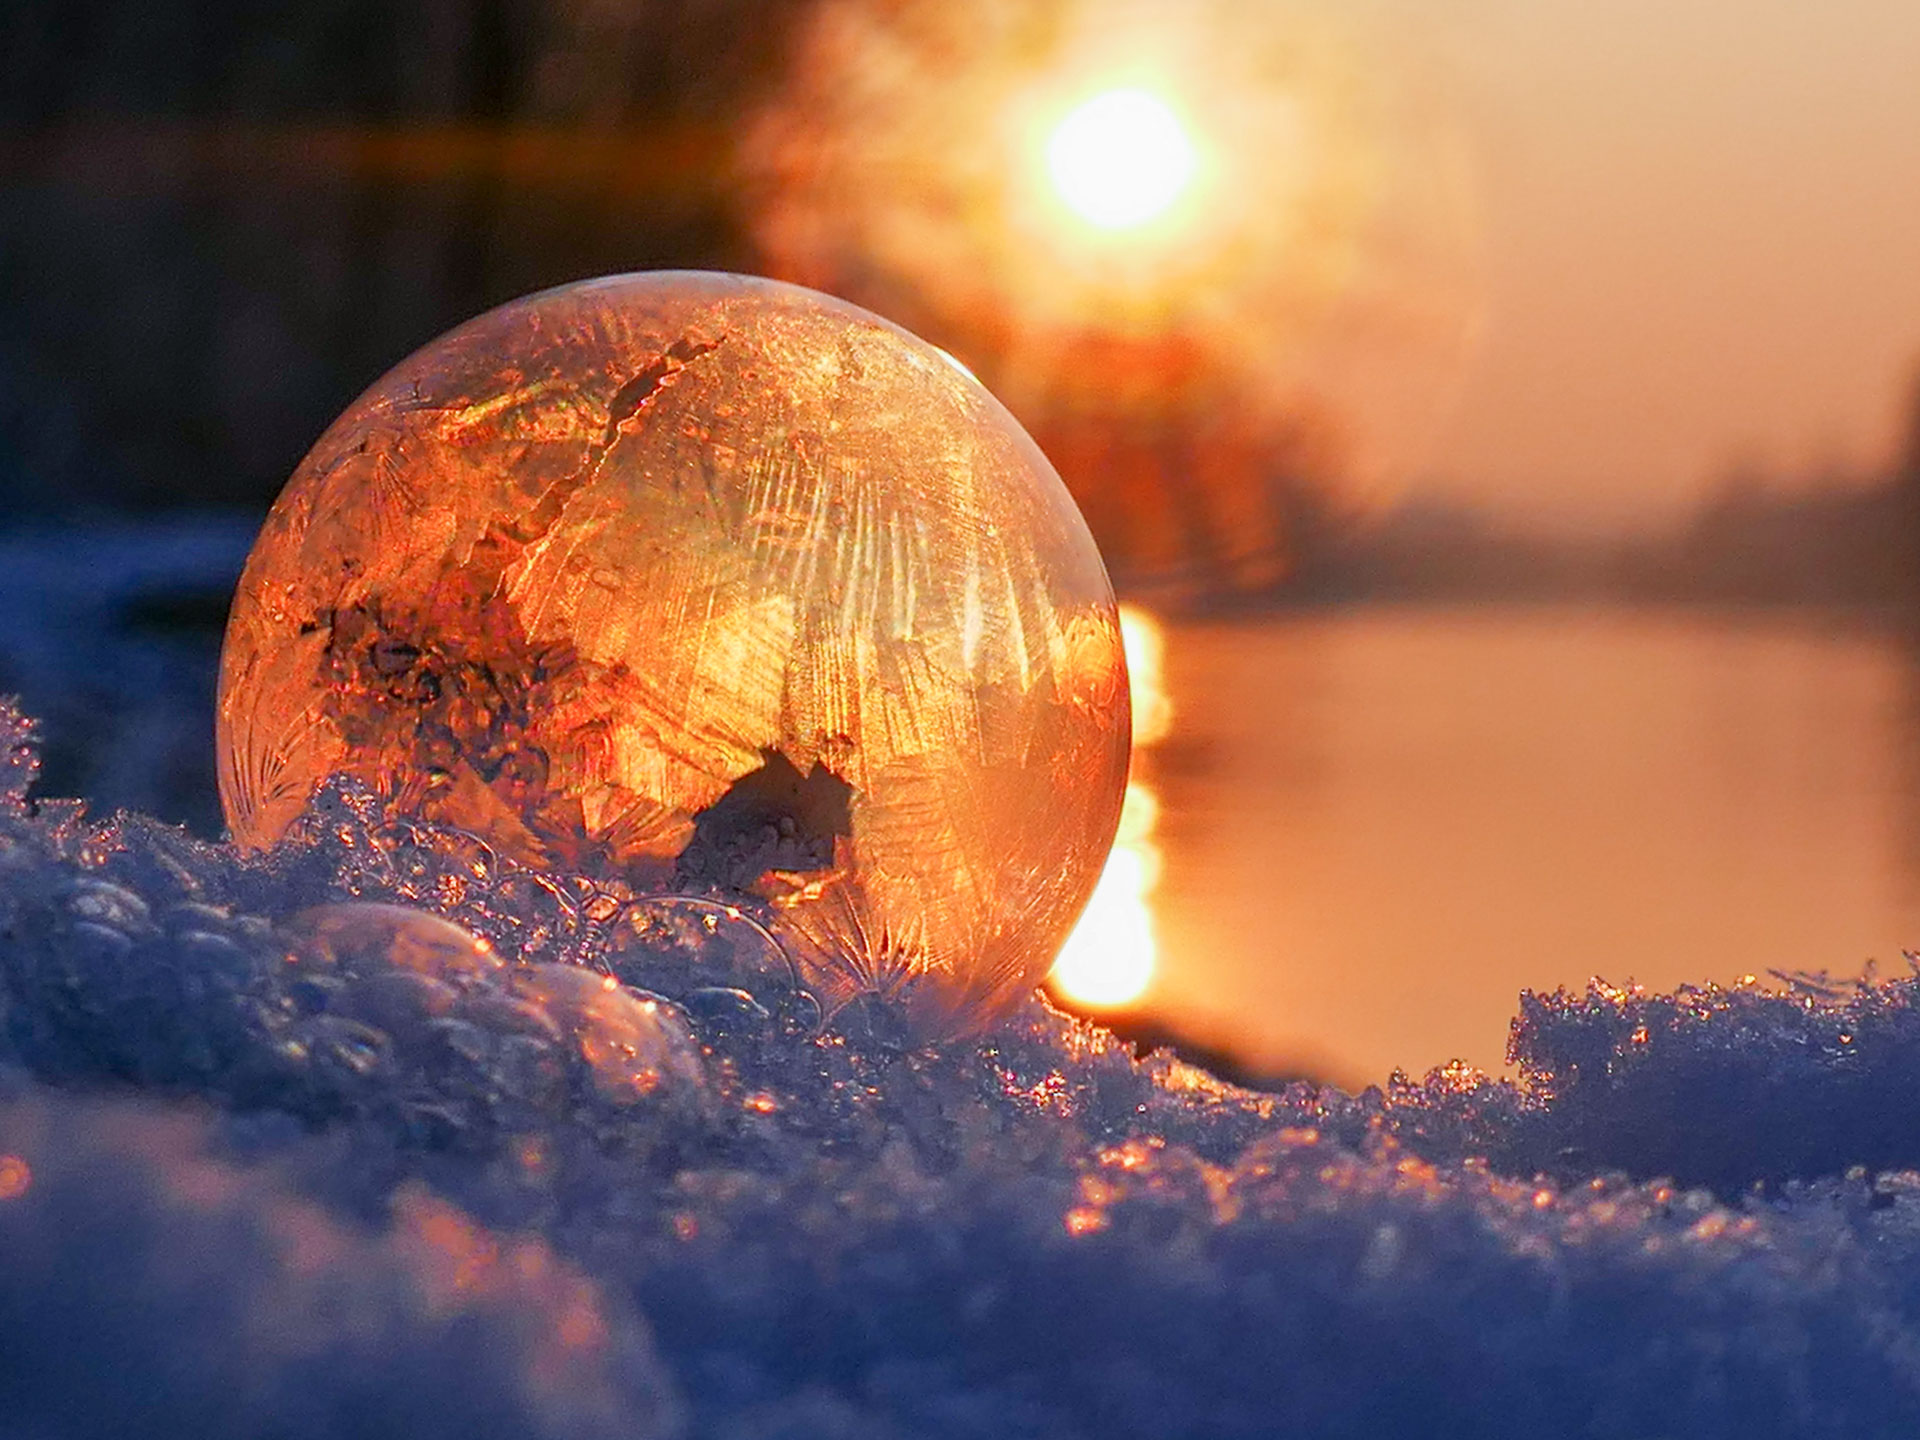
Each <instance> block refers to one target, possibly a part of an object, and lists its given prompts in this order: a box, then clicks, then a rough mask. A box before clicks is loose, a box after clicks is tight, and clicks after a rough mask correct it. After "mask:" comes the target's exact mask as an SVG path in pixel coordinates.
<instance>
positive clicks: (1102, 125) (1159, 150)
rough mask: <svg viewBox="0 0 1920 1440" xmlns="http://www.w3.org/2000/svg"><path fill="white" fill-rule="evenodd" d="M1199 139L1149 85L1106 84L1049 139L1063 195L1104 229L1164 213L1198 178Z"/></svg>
mask: <svg viewBox="0 0 1920 1440" xmlns="http://www.w3.org/2000/svg"><path fill="white" fill-rule="evenodd" d="M1195 165H1196V157H1195V154H1194V147H1193V141H1192V139H1191V138H1190V137H1189V136H1188V134H1187V129H1186V126H1185V125H1183V124H1182V123H1181V121H1180V117H1179V116H1178V115H1176V114H1175V113H1174V111H1173V107H1172V106H1170V105H1168V104H1167V102H1166V101H1165V100H1162V99H1161V98H1160V97H1159V96H1158V95H1155V94H1153V93H1152V92H1151V91H1148V90H1138V89H1119V90H1106V91H1103V92H1101V93H1100V94H1098V95H1095V96H1093V97H1092V98H1091V99H1089V100H1084V101H1082V102H1081V103H1080V104H1079V105H1077V106H1075V107H1074V108H1073V109H1072V110H1071V111H1069V112H1068V114H1067V116H1066V118H1065V119H1063V120H1062V121H1061V122H1060V123H1059V125H1058V126H1056V127H1055V128H1054V131H1053V134H1052V136H1051V137H1050V138H1049V139H1048V141H1047V174H1048V176H1049V177H1050V178H1051V179H1052V181H1053V187H1054V189H1055V190H1056V191H1057V192H1058V193H1059V196H1060V198H1061V199H1062V200H1063V201H1065V202H1066V205H1067V208H1068V209H1070V210H1072V211H1073V212H1074V213H1075V214H1076V215H1078V216H1079V217H1080V218H1081V219H1083V220H1085V221H1086V222H1087V223H1088V224H1090V225H1093V226H1095V227H1096V228H1098V229H1101V230H1132V229H1136V228H1138V227H1139V226H1142V225H1145V224H1146V223H1147V222H1148V221H1150V220H1154V219H1157V218H1158V217H1159V216H1161V215H1164V214H1165V213H1166V212H1167V211H1168V210H1169V209H1170V208H1171V207H1172V206H1173V204H1174V202H1175V201H1176V200H1178V199H1179V198H1180V196H1181V195H1182V194H1184V193H1185V191H1186V190H1187V187H1188V186H1189V185H1191V184H1192V183H1193V175H1194V169H1195Z"/></svg>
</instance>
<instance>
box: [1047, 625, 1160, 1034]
mask: <svg viewBox="0 0 1920 1440" xmlns="http://www.w3.org/2000/svg"><path fill="white" fill-rule="evenodd" d="M1120 634H1121V641H1122V644H1123V645H1124V646H1125V649H1126V652H1127V678H1128V690H1129V693H1130V695H1131V698H1132V701H1133V764H1132V767H1131V770H1130V772H1129V774H1128V777H1127V798H1126V804H1125V805H1124V807H1123V808H1122V809H1121V811H1120V832H1119V834H1118V835H1116V836H1115V837H1114V842H1113V849H1112V851H1111V852H1109V854H1108V855H1107V863H1106V868H1105V869H1103V870H1102V871H1101V872H1100V883H1099V884H1098V885H1097V886H1096V887H1095V889H1094V892H1093V899H1092V900H1090V901H1088V902H1087V909H1086V913H1085V914H1083V915H1082V916H1081V917H1080V923H1079V924H1078V925H1076V926H1075V927H1074V931H1073V934H1072V935H1070V936H1068V937H1067V943H1066V945H1065V947H1064V948H1063V949H1062V950H1061V951H1060V958H1059V959H1058V960H1056V961H1055V962H1054V965H1053V972H1052V974H1051V975H1050V976H1049V977H1048V984H1049V985H1050V986H1051V988H1052V989H1053V990H1054V991H1055V992H1056V993H1057V994H1058V995H1059V996H1060V997H1061V998H1062V999H1063V1000H1066V1001H1067V1002H1069V1003H1070V1004H1073V1005H1076V1006H1081V1007H1084V1008H1086V1009H1089V1010H1117V1009H1120V1008H1122V1007H1124V1006H1127V1005H1131V1004H1133V1003H1134V1002H1135V1001H1137V1000H1138V999H1139V998H1140V997H1141V996H1142V995H1144V994H1145V993H1146V990H1147V987H1148V986H1149V985H1150V984H1152V982H1153V972H1154V963H1155V960H1156V959H1157V956H1158V945H1157V942H1156V940H1155V937H1154V927H1153V909H1152V906H1151V904H1150V903H1149V901H1150V897H1151V896H1152V894H1153V891H1154V887H1155V886H1156V885H1158V884H1159V883H1160V848H1159V846H1158V845H1156V844H1155V843H1154V830H1155V828H1156V826H1157V825H1158V823H1159V819H1160V799H1159V796H1157V795H1156V794H1155V793H1154V791H1153V787H1152V786H1151V785H1150V784H1149V783H1148V780H1147V769H1148V765H1147V762H1148V759H1149V756H1150V752H1151V750H1152V748H1153V746H1154V745H1155V744H1156V743H1158V742H1159V741H1160V740H1163V739H1164V738H1166V735H1167V732H1168V731H1169V730H1170V729H1171V728H1172V725H1173V704H1172V702H1171V701H1170V700H1169V699H1168V698H1167V692H1166V688H1165V685H1164V683H1163V679H1162V662H1163V660H1164V658H1165V653H1166V635H1165V632H1164V631H1163V630H1162V629H1161V626H1160V622H1159V621H1158V620H1156V619H1154V617H1153V616H1152V615H1149V614H1148V613H1147V612H1146V611H1144V610H1141V609H1139V608H1138V607H1136V606H1132V605H1122V606H1121V607H1120Z"/></svg>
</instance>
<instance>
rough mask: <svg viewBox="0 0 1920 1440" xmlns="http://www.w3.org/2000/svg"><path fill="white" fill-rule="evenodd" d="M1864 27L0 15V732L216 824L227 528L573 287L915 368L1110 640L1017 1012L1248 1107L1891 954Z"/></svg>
mask: <svg viewBox="0 0 1920 1440" xmlns="http://www.w3.org/2000/svg"><path fill="white" fill-rule="evenodd" d="M1916 76H1920V7H1915V6H1913V5H1912V4H1910V3H1908V0H1830V3H1828V4H1826V5H1822V6H1813V5H1809V4H1807V3H1805V0H1743V3H1741V4H1738V5H1736V4H1734V3H1732V0H1659V3H1655V0H1594V3H1590V4H1585V5H1580V6H1545V5H1539V4H1532V3H1526V0H1364V3H1352V0H1341V3H1335V0H1191V3H1183V4H1181V5H1167V4H1164V3H1161V4H1135V3H1131V0H965V3H962V0H378V3H375V0H305V3H303V4H301V5H299V6H280V5H268V4H265V3H249V0H11V3H9V4H8V5H7V6H6V7H5V8H4V10H0V689H4V690H12V691H18V692H20V693H21V694H22V695H23V696H24V698H25V701H26V704H27V706H28V708H29V709H30V710H31V711H33V712H34V713H36V714H37V715H39V716H40V717H41V718H42V720H43V721H44V724H45V730H46V734H47V739H48V773H47V778H46V783H45V785H44V787H43V788H44V789H45V790H47V791H48V792H50V793H77V794H84V795H86V796H88V797H90V798H92V799H93V800H95V801H96V802H97V803H98V804H100V805H102V806H116V805H134V806H139V807H141V808H145V809H148V810H152V811H155V812H157V813H159V814H161V815H163V816H165V817H167V818H170V819H174V820H178V821H181V822H184V823H186V824H189V825H191V826H193V827H195V828H196V829H198V830H200V831H202V832H203V833H215V832H217V830H218V826H219V817H218V812H217V804H216V801H215V795H214V786H213V780H212V761H211V744H212V736H211V704H212V701H211V696H212V684H213V673H214V663H215V657H216V654H217V649H218V642H219V635H220V629H221V626H222V624H223V622H224V616H225V610H226V603H227V597H228V595H229V593H230V591H231V587H232V584H233V581H234V578H235V577H236V576H237V574H238V570H239V566H240V563H241V560H242V559H243V558H244V556H245V553H246V549H247V547H248V545H249V544H250V542H251V538H252V534H253V531H254V528H255V527H256V526H257V524H258V522H259V520H260V517H261V516H262V515H263V514H264V512H265V510H266V507H267V506H268V505H269V504H270V503H271V501H272V498H273V496H274V494H275V493H276V492H277V490H278V488H279V486H280V485H281V483H282V482H283V481H284V480H285V478H286V476H287V475H288V473H289V472H290V471H291V470H292V468H293V466H294V465H295V463H296V462H297V461H298V459H299V458H300V456H301V454H302V453H304V451H305V450H306V448H307V447H308V446H309V445H310V444H311V443H312V442H313V440H314V439H315V438H317V436H318V435H319V433H320V431H321V430H322V429H323V428H324V427H325V425H326V424H327V423H328V421H329V420H330V419H331V418H332V417H333V416H334V415H335V414H336V413H337V412H338V411H339V410H340V409H342V408H343V407H344V406H345V405H346V404H347V402H348V401H349V400H351V399H352V397H353V396H354V395H355V394H356V393H357V392H358V391H359V390H360V389H361V388H363V387H364V386H365V385H367V384H368V383H370V382H371V381H372V380H373V379H374V378H375V377H377V376H378V375H379V374H380V373H381V372H382V371H384V370H385V369H386V368H387V367H388V366H390V365H391V364H393V363H394V362H395V361H397V360H398V359H400V358H401V357H402V356H404V355H405V354H407V353H408V352H409V351H411V350H412V349H414V348H415V347H417V346H418V345H420V344H422V343H423V342H425V341H426V340H428V339H430V338H432V337H433V336H434V335H436V334H437V333H439V332H440V331H442V330H444V329H446V328H447V327H449V326H451V325H453V324H454V323H456V322H458V321H460V320H463V319H465V318H467V317H468V316H470V315H472V314H474V313H476V312H478V311H480V310H482V309H484V308H486V307H487V306H489V305H492V304H494V303H497V302H499V301H502V300H505V299H508V298H510V297H512V296H515V295H519V294H523V293H525V292H527V291H530V290H534V289H538V288H541V287H543V286H546V285H551V284H557V283H561V282H564V281H567V280H572V279H577V278H580V277H583V276H587V275H592V274H600V273H608V272H614V271H620V270H632V269H645V268H656V267H663V266H678V267H712V268H727V269H738V270H747V271H755V272H759V273H765V274H773V275H778V276H781V277H784V278H788V279H794V280H798V281H802V282H804V283H808V284H812V285H815V286H818V287H820V288H822V289H826V290H829V291H833V292H835V293H838V294H841V295H844V296H846V297H848V298H850V299H853V300H856V301H859V302H861V303H864V304H866V305H869V306H870V307H872V308H874V309H877V310H879V311H880V312H882V313H884V314H886V315H888V316H890V317H892V318H894V319H897V320H899V321H901V322H902V323H904V324H906V325H908V326H909V327H910V328H913V329H915V330H917V331H919V332H920V333H922V334H924V335H926V336H927V337H928V338H930V339H933V340H935V341H936V342H938V343H940V344H942V345H944V346H946V347H947V348H948V349H950V350H951V351H952V352H953V353H954V354H955V355H956V356H958V357H959V358H960V359H961V360H963V361H964V362H965V363H967V364H968V365H969V366H970V367H972V368H973V369H974V370H975V371H976V372H977V373H979V374H980V375H981V376H982V378H983V379H985V380H986V381H987V383H988V384H989V385H990V386H991V387H992V388H994V389H995V390H996V392H997V393H999V394H1000V395H1001V397H1002V398H1003V399H1005V400H1006V401H1007V402H1008V404H1009V405H1010V406H1011V407H1012V409H1013V410H1014V412H1015V413H1016V414H1017V415H1018V416H1019V417H1020V418H1021V419H1022V420H1023V421H1024V422H1025V423H1026V424H1027V426H1028V427H1029V428H1030V429H1031V430H1032V431H1033V432H1034V434H1035V435H1036V437H1037V438H1038V439H1039V440H1040V442H1041V444H1042V445H1043V447H1044V448H1045V449H1046V450H1047V451H1048V453H1049V455H1050V456H1051V457H1052V458H1053V459H1054V461H1055V463H1056V465H1058V467H1059V468H1060V470H1061V472H1062V474H1063V476H1064V477H1065V478H1066V480H1067V481H1068V484H1069V485H1070V487H1071V488H1072V489H1073V490H1074V492H1075V494H1076V496H1077V497H1078V499H1079V500H1080V503H1081V505H1082V508H1083V509H1084V511H1085V512H1086V514H1087V516H1088V519H1089V522H1090V523H1091V524H1092V525H1093V527H1094V530H1095V533H1096V535H1097V536H1098V538H1099V539H1100V541H1101V544H1102V548H1103V550H1104V552H1105V553H1106V555H1107V557H1108V561H1109V566H1110V568H1111V569H1112V571H1113V574H1114V578H1115V581H1116V584H1117V586H1118V588H1119V589H1120V591H1121V593H1122V596H1123V598H1124V599H1125V601H1126V602H1127V611H1126V623H1127V635H1128V641H1129V652H1130V655H1131V657H1132V660H1133V665H1134V670H1135V688H1136V696H1135V708H1136V727H1137V733H1136V741H1137V755H1136V766H1135V775H1134V781H1133V785H1132V788H1131V790H1130V794H1129V804H1128V810H1127V816H1126V819H1125V821H1124V822H1123V827H1122V837H1121V843H1120V845H1119V846H1118V847H1117V848H1116V850H1115V853H1114V857H1113V859H1112V860H1111V861H1110V863H1109V866H1108V870H1107V873H1106V875H1105V877H1104V879H1103V881H1102V886H1101V891H1100V894H1099V895H1098V896H1097V897H1096V901H1095V904H1094V906H1093V908H1092V910H1091V911H1090V913H1089V916H1088V918H1087V921H1086V922H1085V923H1084V925H1083V927H1082V929H1081V931H1080V932H1079V933H1078V934H1077V935H1076V937H1075V941H1074V942H1073V944H1072V945H1070V946H1069V950H1068V952H1067V954H1066V955H1065V956H1064V957H1063V959H1062V963H1061V966H1060V968H1059V969H1058V970H1057V971H1056V974H1055V977H1054V981H1053V988H1054V990H1055V993H1056V995H1057V996H1058V997H1059V998H1061V999H1062V1000H1063V1001H1064V1002H1066V1003H1069V1004H1072V1005H1074V1006H1077V1007H1079V1008H1082V1009H1084V1010H1086V1011H1088V1012H1089V1013H1100V1014H1105V1015H1109V1016H1112V1017H1114V1018H1115V1019H1116V1020H1117V1021H1118V1022H1119V1023H1121V1024H1122V1025H1123V1026H1125V1027H1127V1028H1130V1029H1131V1030H1133V1031H1134V1032H1136V1033H1138V1034H1141V1035H1144V1036H1152V1035H1167V1036H1177V1037H1179V1039H1180V1040H1181V1042H1182V1043H1183V1044H1184V1045H1185V1046H1187V1047H1188V1048H1189V1049H1191V1050H1193V1051H1195V1052H1197V1053H1201V1054H1207V1053H1212V1054H1214V1055H1216V1056H1217V1057H1218V1058H1221V1059H1223V1060H1224V1061H1225V1062H1227V1063H1229V1064H1231V1065H1232V1066H1233V1067H1234V1068H1235V1070H1236V1072H1237V1073H1240V1074H1243V1075H1247V1076H1249V1077H1255V1078H1268V1079H1271V1078H1275V1077H1279V1076H1284V1075H1295V1074H1308V1075H1315V1076H1320V1077H1325V1078H1331V1079H1335V1080H1338V1081H1341V1082H1343V1083H1346V1084H1350V1085H1353V1084H1363V1083H1371V1082H1377V1081H1379V1080H1381V1079H1383V1078H1384V1077H1385V1075H1386V1074H1387V1072H1388V1070H1389V1069H1390V1068H1392V1067H1394V1066H1402V1067H1405V1068H1407V1069H1409V1070H1412V1071H1416V1072H1417V1071H1420V1070H1423V1069H1425V1068H1426V1067H1427V1066H1430V1065H1434V1064H1439V1063H1442V1062H1444V1061H1446V1060H1449V1059H1451V1058H1455V1057H1462V1058H1465V1059H1467V1060H1469V1061H1471V1062H1473V1063H1475V1064H1478V1065H1481V1066H1485V1067H1494V1068H1497V1067H1498V1066H1499V1065H1500V1064H1501V1062H1502V1056H1503V1050H1504V1044H1505V1037H1506V1026H1507V1021H1508V1018H1509V1017H1510V1016H1511V1014H1512V1013H1513V1009H1514V998H1515V995H1516V993H1517V992H1518V991H1519V989H1520V988H1521V987H1523V986H1527V987H1533V988H1551V987H1553V986H1555V985H1560V984H1567V985H1579V984H1581V983H1583V982H1584V981H1585V980H1586V979H1587V978H1588V977H1589V976H1590V975H1602V976H1605V977H1606V978H1608V979H1609V980H1611V981H1613V982H1615V983H1620V984H1624V983H1627V982H1628V981H1639V982H1641V983H1644V984H1646V985H1649V986H1656V987H1662V988H1666V987H1671V986H1673V985H1675V984H1678V983H1681V982H1689V981H1690V982H1697V983H1698V982H1705V981H1708V980H1715V981H1719V982H1723V983H1730V982H1733V981H1735V980H1736V979H1738V978H1739V977H1741V976H1743V975H1749V974H1751V975H1757V976H1759V977H1761V978H1762V980H1765V979H1766V977H1767V976H1768V974H1769V972H1771V971H1776V970H1798V969H1821V968H1824V969H1828V970H1831V971H1833V972H1835V973H1836V974H1843V975H1844V974H1853V973H1857V972H1858V971H1859V970H1860V968H1861V967H1862V966H1863V965H1864V964H1866V963H1868V962H1869V961H1873V962H1877V963H1879V964H1881V965H1883V966H1888V965H1891V966H1898V965H1902V964H1904V963H1905V961H1904V960H1903V958H1902V956H1903V950H1904V948H1905V947H1906V946H1909V945H1916V946H1920V625H1917V624H1916V623H1915V622H1916V619H1917V618H1920V85H1916V84H1915V83H1914V81H1915V77H1916Z"/></svg>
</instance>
